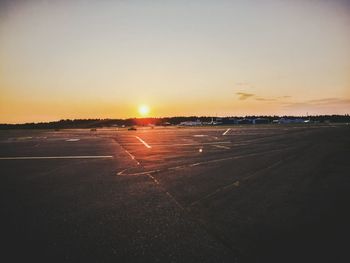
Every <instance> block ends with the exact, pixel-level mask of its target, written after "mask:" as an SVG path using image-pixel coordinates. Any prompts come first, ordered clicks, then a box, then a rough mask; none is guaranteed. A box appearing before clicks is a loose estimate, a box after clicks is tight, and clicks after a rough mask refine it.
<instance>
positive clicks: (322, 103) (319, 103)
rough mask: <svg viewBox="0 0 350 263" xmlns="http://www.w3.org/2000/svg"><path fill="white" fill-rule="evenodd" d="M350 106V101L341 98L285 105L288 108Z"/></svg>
mask: <svg viewBox="0 0 350 263" xmlns="http://www.w3.org/2000/svg"><path fill="white" fill-rule="evenodd" d="M344 104H345V105H347V104H348V105H349V106H350V99H340V98H323V99H315V100H307V101H298V102H287V103H285V104H284V106H286V107H303V106H334V105H344Z"/></svg>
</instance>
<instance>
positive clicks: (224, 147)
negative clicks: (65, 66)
mask: <svg viewBox="0 0 350 263" xmlns="http://www.w3.org/2000/svg"><path fill="white" fill-rule="evenodd" d="M213 146H214V147H216V148H221V149H226V150H229V149H231V148H230V147H227V146H223V145H213Z"/></svg>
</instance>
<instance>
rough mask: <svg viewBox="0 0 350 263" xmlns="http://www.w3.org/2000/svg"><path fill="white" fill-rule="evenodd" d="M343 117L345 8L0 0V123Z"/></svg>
mask: <svg viewBox="0 0 350 263" xmlns="http://www.w3.org/2000/svg"><path fill="white" fill-rule="evenodd" d="M140 105H148V106H149V107H150V116H154V117H161V116H178V115H186V116H188V115H218V116H233V115H250V114H258V115H260V114H261V115H263V114H279V115H284V114H297V115H305V114H306V113H309V114H345V113H350V1H347V0H333V1H331V0H308V1H303V0H266V1H261V0H255V1H254V0H242V1H239V0H237V1H233V0H232V1H223V0H222V1H221V0H216V1H213V0H211V1H205V0H202V1H189V0H188V1H184V0H176V1H166V0H150V1H147V0H142V1H141V0H140V1H137V0H120V1H117V0H116V1H111V0H109V1H108V0H101V1H97V0H90V1H89V0H86V1H74V0H71V1H68V0H67V1H65V0H62V1H54V0H52V1H49V0H47V1H43V0H41V1H39V0H27V1H24V0H23V1H17V0H12V1H9V0H8V1H0V123H22V122H32V121H34V122H38V121H51V120H58V119H62V118H128V117H138V116H139V112H138V107H139V106H140Z"/></svg>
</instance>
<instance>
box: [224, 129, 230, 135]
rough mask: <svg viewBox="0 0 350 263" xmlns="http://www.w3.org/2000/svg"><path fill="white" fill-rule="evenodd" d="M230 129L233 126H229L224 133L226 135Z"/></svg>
mask: <svg viewBox="0 0 350 263" xmlns="http://www.w3.org/2000/svg"><path fill="white" fill-rule="evenodd" d="M230 130H231V128H228V129H227V130H226V131H225V132H224V133H223V134H222V135H226V134H227V133H228V132H229V131H230Z"/></svg>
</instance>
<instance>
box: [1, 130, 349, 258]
mask: <svg viewBox="0 0 350 263" xmlns="http://www.w3.org/2000/svg"><path fill="white" fill-rule="evenodd" d="M228 128H230V127H213V128H182V129H179V128H158V129H157V128H156V129H140V130H138V131H125V130H116V129H101V130H98V131H97V132H93V131H90V130H62V131H56V132H55V131H0V171H1V184H0V185H1V186H0V190H1V201H0V202H1V241H2V245H1V255H0V260H1V261H2V262H23V261H30V262H84V261H85V262H349V259H350V257H349V255H348V253H347V249H348V248H349V244H350V241H349V236H350V235H349V234H350V226H349V222H350V213H349V201H350V192H349V190H350V177H349V176H350V172H349V170H350V169H349V168H350V127H349V126H345V125H344V126H331V125H327V126H320V125H318V126H312V125H310V126H259V127H254V126H246V127H231V128H230V130H227V129H228ZM18 157H25V158H24V159H19V158H18ZM28 157H30V158H28ZM38 157H40V158H38Z"/></svg>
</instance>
